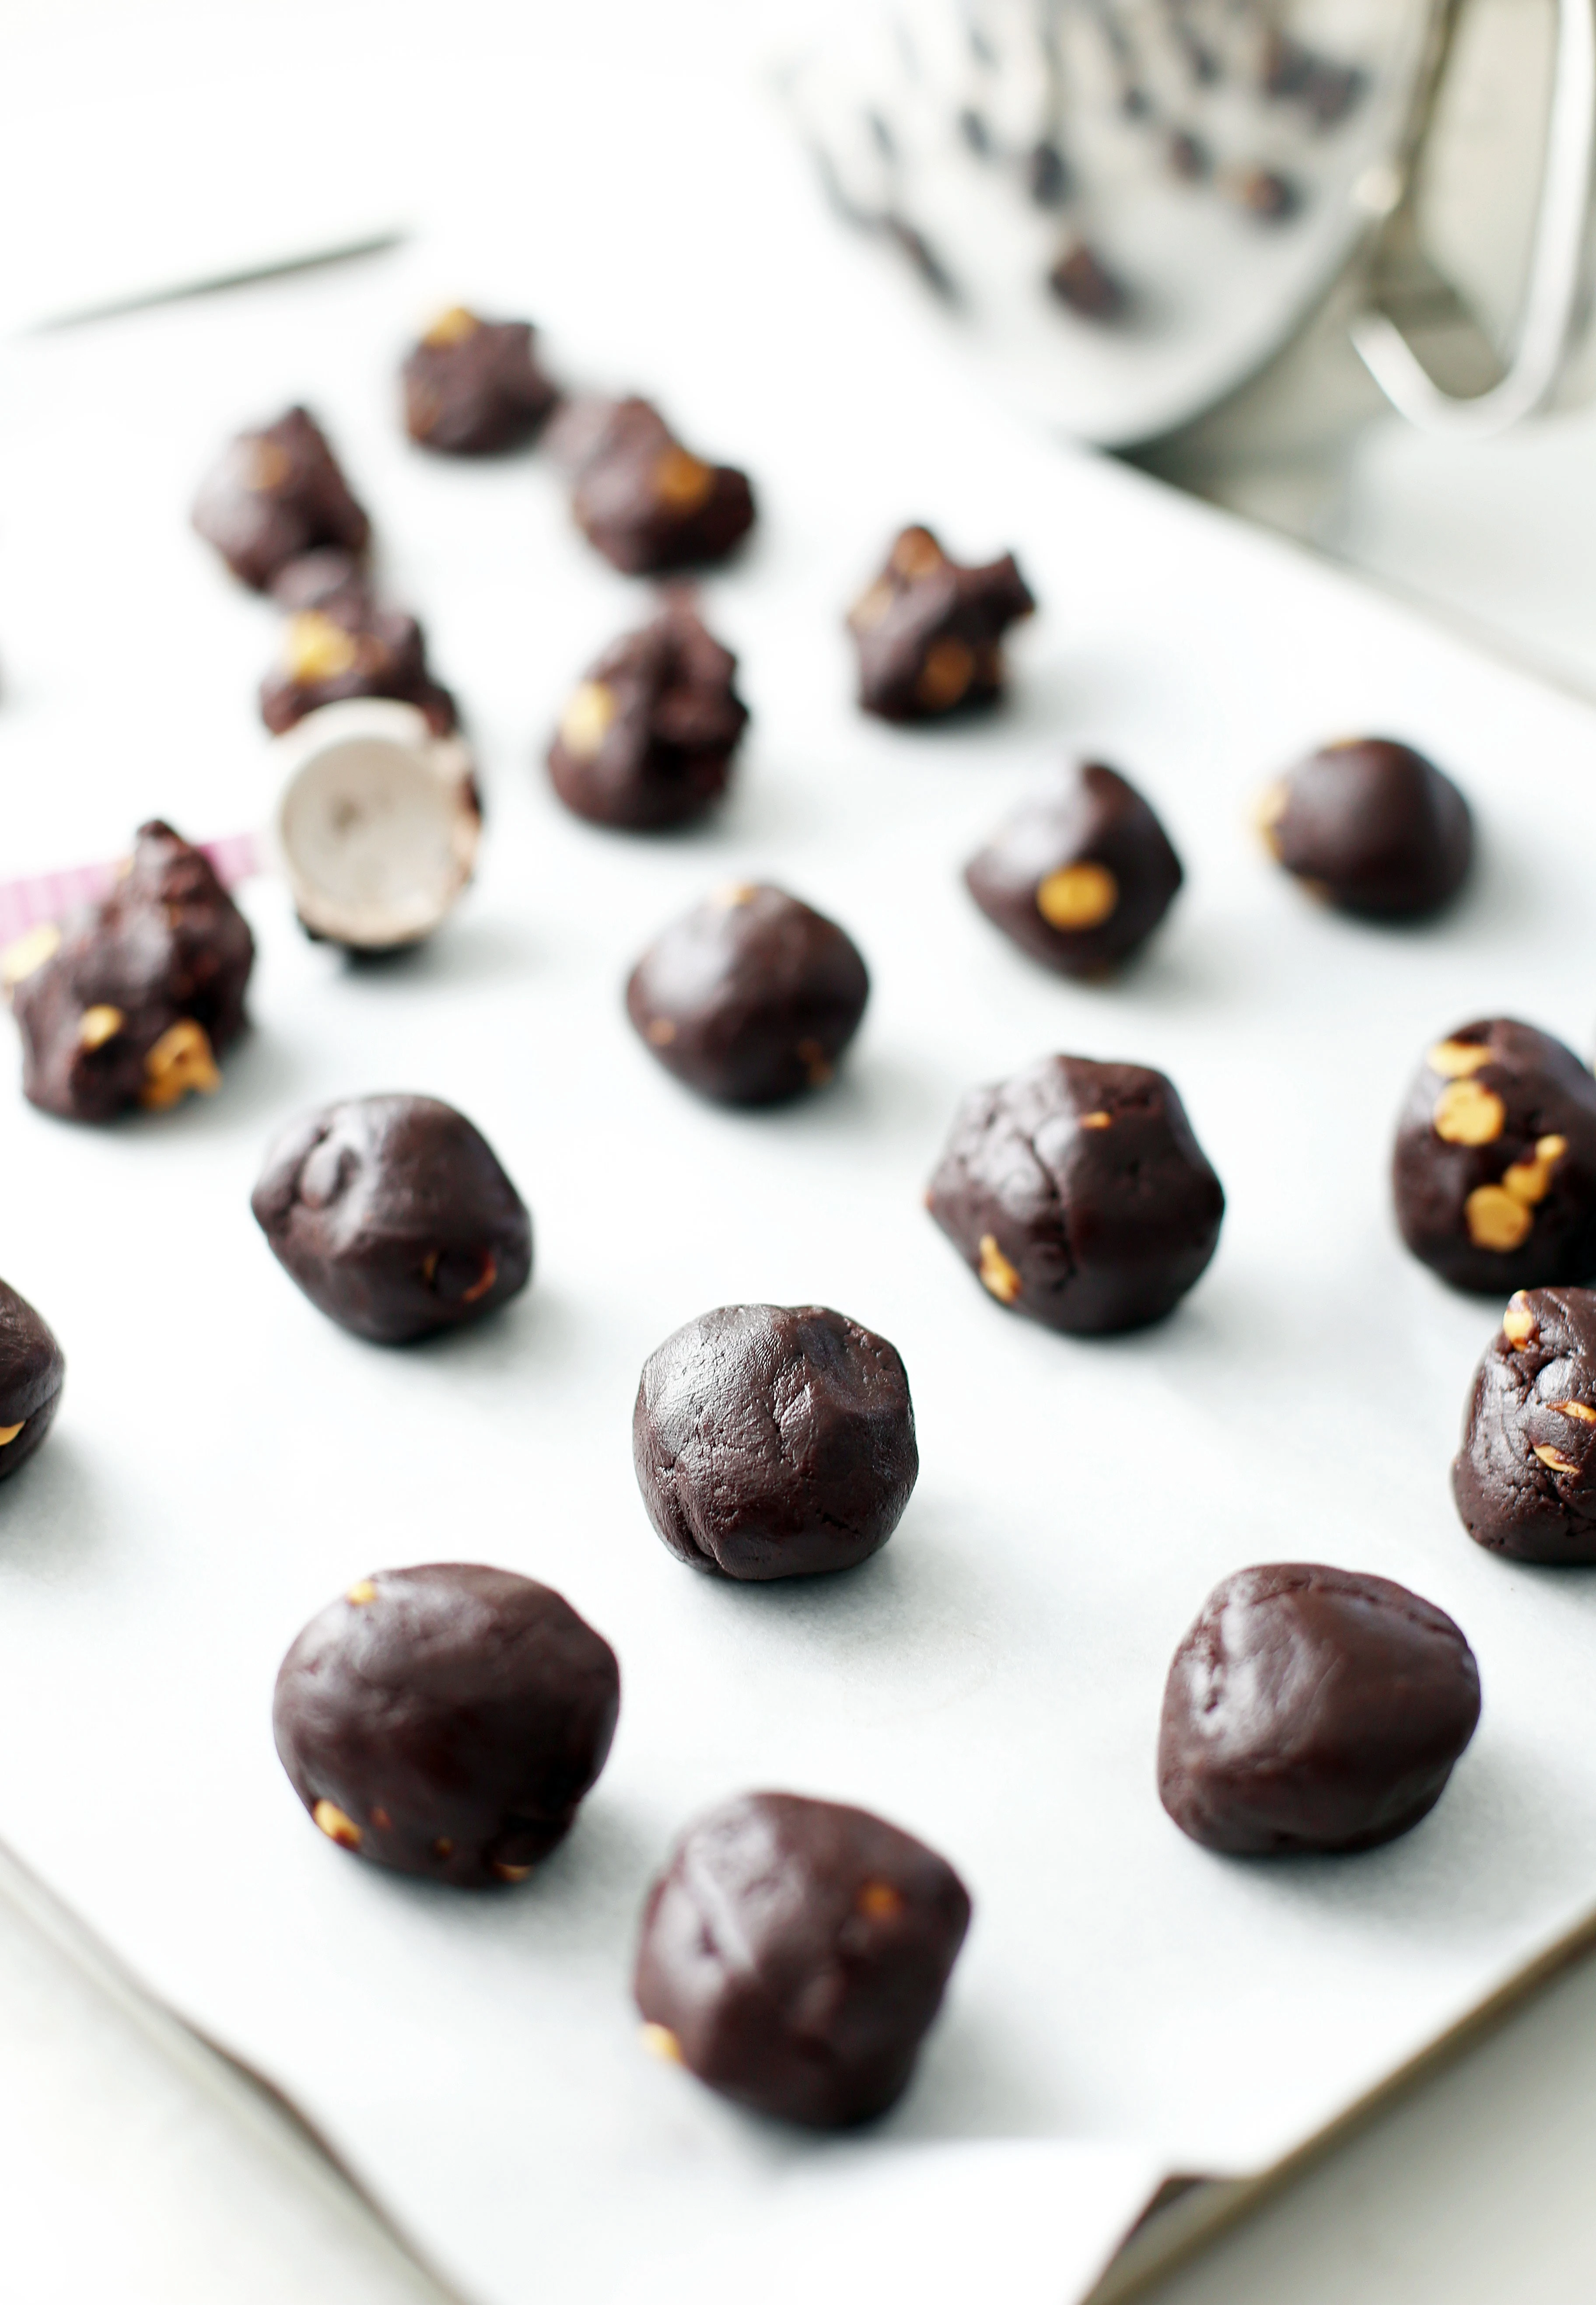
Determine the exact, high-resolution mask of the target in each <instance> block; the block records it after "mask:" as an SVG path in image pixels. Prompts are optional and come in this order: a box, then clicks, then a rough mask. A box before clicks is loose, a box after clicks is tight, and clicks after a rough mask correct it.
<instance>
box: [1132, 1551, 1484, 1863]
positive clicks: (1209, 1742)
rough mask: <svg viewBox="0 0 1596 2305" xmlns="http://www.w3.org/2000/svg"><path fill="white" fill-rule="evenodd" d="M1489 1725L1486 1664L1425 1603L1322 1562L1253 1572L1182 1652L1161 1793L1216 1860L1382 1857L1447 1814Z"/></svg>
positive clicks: (1213, 1609) (1203, 1619) (1229, 1590)
mask: <svg viewBox="0 0 1596 2305" xmlns="http://www.w3.org/2000/svg"><path fill="white" fill-rule="evenodd" d="M1479 1718H1480V1675H1479V1671H1478V1668H1477V1667H1476V1665H1475V1663H1474V1657H1473V1651H1472V1650H1471V1649H1470V1647H1469V1645H1468V1643H1467V1641H1465V1640H1464V1637H1463V1635H1462V1633H1461V1632H1460V1631H1459V1630H1458V1628H1457V1627H1456V1625H1455V1624H1454V1623H1453V1621H1452V1620H1451V1618H1450V1617H1448V1616H1447V1615H1446V1614H1445V1613H1444V1612H1442V1611H1441V1610H1439V1609H1438V1608H1435V1607H1434V1606H1433V1605H1432V1604H1431V1603H1430V1602H1428V1601H1422V1600H1421V1599H1420V1598H1419V1596H1418V1595H1417V1594H1415V1593H1410V1592H1408V1591H1406V1590H1405V1587H1404V1586H1400V1585H1394V1584H1392V1583H1391V1582H1390V1581H1389V1580H1388V1578H1384V1577H1366V1576H1361V1575H1358V1574H1357V1573H1355V1572H1354V1571H1353V1570H1350V1569H1325V1568H1320V1567H1319V1566H1317V1565H1315V1564H1312V1563H1308V1562H1300V1561H1287V1562H1284V1563H1277V1564H1272V1565H1270V1566H1268V1567H1264V1568H1258V1569H1241V1570H1239V1571H1238V1572H1237V1573H1236V1575H1235V1576H1234V1577H1227V1578H1226V1579H1225V1581H1224V1583H1223V1584H1222V1585H1219V1586H1217V1587H1216V1588H1215V1590H1214V1591H1213V1592H1212V1593H1211V1594H1210V1595H1209V1598H1208V1600H1207V1602H1206V1603H1204V1605H1203V1609H1202V1613H1201V1616H1199V1618H1198V1619H1197V1621H1196V1623H1195V1624H1194V1625H1193V1627H1192V1629H1191V1630H1190V1632H1189V1633H1187V1635H1186V1637H1185V1638H1184V1641H1182V1643H1181V1645H1180V1646H1179V1648H1178V1649H1177V1650H1176V1654H1175V1662H1174V1663H1173V1664H1172V1665H1171V1666H1170V1668H1169V1680H1168V1683H1167V1688H1166V1689H1165V1692H1164V1713H1163V1721H1162V1724H1161V1727H1160V1730H1159V1798H1160V1799H1162V1801H1163V1804H1164V1807H1166V1808H1167V1811H1168V1812H1169V1815H1170V1816H1172V1817H1173V1818H1174V1819H1175V1822H1176V1824H1178V1825H1179V1826H1180V1828H1181V1830H1182V1832H1183V1833H1190V1835H1191V1837H1192V1839H1193V1841H1201V1843H1202V1844H1203V1846H1204V1847H1205V1848H1207V1849H1217V1850H1226V1851H1228V1852H1230V1853H1232V1854H1234V1855H1237V1856H1268V1855H1274V1854H1281V1853H1285V1852H1287V1851H1290V1850H1356V1849H1370V1848H1372V1847H1374V1846H1375V1845H1376V1844H1377V1843H1378V1842H1380V1841H1391V1840H1394V1839H1395V1838H1396V1835H1397V1834H1398V1833H1405V1832H1406V1831H1407V1830H1408V1828H1409V1827H1410V1826H1411V1825H1414V1824H1417V1823H1418V1822H1419V1819H1420V1818H1421V1817H1422V1816H1425V1815H1427V1814H1428V1812H1429V1811H1430V1809H1431V1808H1432V1807H1434V1806H1435V1803H1436V1802H1437V1800H1439V1798H1440V1795H1441V1791H1442V1789H1443V1788H1444V1786H1445V1784H1446V1782H1447V1778H1448V1777H1449V1776H1450V1774H1451V1773H1452V1766H1453V1764H1454V1762H1455V1761H1456V1759H1457V1756H1458V1755H1459V1754H1460V1753H1461V1752H1462V1751H1463V1749H1464V1746H1465V1745H1466V1744H1467V1743H1468V1741H1469V1739H1470V1738H1471V1737H1472V1736H1473V1733H1474V1726H1475V1723H1476V1722H1478V1720H1479Z"/></svg>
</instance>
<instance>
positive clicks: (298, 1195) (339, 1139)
mask: <svg viewBox="0 0 1596 2305" xmlns="http://www.w3.org/2000/svg"><path fill="white" fill-rule="evenodd" d="M250 1207H251V1208H252V1209H253V1210H254V1212H255V1218H256V1221H257V1222H258V1223H259V1226H260V1228H261V1230H262V1231H263V1232H264V1233H265V1235H266V1237H267V1240H268V1241H269V1242H270V1243H271V1246H272V1253H273V1255H275V1256H276V1258H277V1260H278V1262H279V1263H281V1264H282V1265H284V1267H285V1268H286V1270H287V1271H288V1272H290V1273H292V1274H293V1278H294V1280H297V1281H298V1283H299V1285H300V1287H301V1289H303V1290H304V1292H305V1294H306V1296H307V1297H309V1298H310V1302H311V1303H312V1304H313V1305H315V1306H318V1307H319V1308H320V1310H321V1311H322V1312H324V1313H325V1314H327V1317H328V1318H329V1320H334V1321H336V1322H337V1323H339V1325H340V1326H341V1327H342V1328H345V1329H351V1330H352V1331H353V1332H354V1334H355V1335H356V1336H357V1337H369V1338H371V1339H372V1340H374V1341H375V1342H376V1343H378V1344H382V1345H397V1344H405V1343H408V1342H409V1341H410V1340H411V1339H412V1338H414V1337H425V1336H429V1335H431V1333H432V1332H433V1331H434V1330H437V1329H453V1328H457V1327H459V1326H460V1325H461V1323H463V1322H467V1321H475V1320H480V1318H481V1316H482V1314H484V1313H491V1312H492V1311H493V1310H494V1308H495V1307H496V1306H499V1305H502V1304H504V1303H505V1300H506V1299H507V1298H509V1297H514V1296H515V1295H516V1294H517V1292H518V1291H519V1290H521V1289H524V1288H525V1287H526V1284H527V1281H528V1279H529V1278H530V1276H531V1270H532V1222H531V1217H530V1216H529V1215H528V1214H527V1212H526V1209H525V1208H524V1206H523V1205H522V1200H521V1196H520V1195H519V1194H518V1193H517V1192H516V1190H515V1187H514V1185H513V1184H512V1183H511V1182H510V1179H509V1178H508V1177H506V1176H505V1172H504V1170H502V1169H501V1168H500V1166H499V1164H498V1161H497V1160H496V1159H495V1157H494V1153H493V1150H492V1148H491V1146H490V1145H489V1144H488V1143H487V1142H486V1140H485V1139H484V1138H483V1137H482V1136H480V1135H479V1134H478V1132H477V1131H476V1129H474V1128H473V1127H471V1122H470V1121H469V1120H467V1119H466V1118H465V1116H464V1114H463V1113H459V1112H456V1111H455V1110H454V1107H453V1106H452V1105H447V1104H442V1103H440V1102H439V1101H438V1100H437V1098H436V1097H430V1096H361V1097H353V1098H351V1099H350V1101H348V1102H347V1103H344V1104H329V1105H327V1107H326V1108H325V1109H324V1110H322V1111H320V1112H313V1113H310V1115H308V1116H307V1118H304V1119H302V1120H297V1121H295V1122H294V1124H293V1127H292V1128H289V1129H287V1130H285V1131H284V1134H283V1135H281V1136H280V1137H279V1138H278V1139H277V1141H276V1144H274V1145H273V1147H272V1149H271V1151H270V1152H269V1153H268V1154H267V1163H266V1167H265V1170H263V1171H262V1174H261V1178H260V1182H259V1184H258V1185H257V1186H256V1187H255V1191H254V1194H253V1196H252V1197H251V1199H250Z"/></svg>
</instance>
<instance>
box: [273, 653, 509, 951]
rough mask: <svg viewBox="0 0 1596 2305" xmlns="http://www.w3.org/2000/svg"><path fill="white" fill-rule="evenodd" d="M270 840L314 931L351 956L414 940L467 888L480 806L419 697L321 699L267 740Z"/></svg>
mask: <svg viewBox="0 0 1596 2305" xmlns="http://www.w3.org/2000/svg"><path fill="white" fill-rule="evenodd" d="M276 741H277V745H278V748H279V759H280V761H281V764H282V765H281V771H280V772H281V774H282V776H283V778H284V788H283V798H282V801H281V804H280V805H279V809H278V815H277V838H278V843H279V846H280V847H281V849H282V853H283V859H284V864H285V867H286V869H287V873H288V879H289V883H290V886H291V888H292V889H293V902H294V908H295V910H296V912H297V913H298V914H299V917H300V921H301V924H302V925H303V927H304V928H305V929H306V930H307V931H309V932H310V935H311V936H313V937H318V938H321V939H324V940H327V942H329V943H332V944H341V945H344V946H345V947H347V948H349V949H350V950H352V951H354V952H366V953H382V952H392V951H394V950H395V949H396V948H399V947H401V946H404V945H411V944H416V943H419V942H420V940H421V939H422V938H423V937H427V936H430V935H431V933H432V931H434V930H435V929H436V928H437V927H438V926H439V925H440V923H442V922H443V921H445V920H446V918H447V917H448V915H449V914H450V913H451V912H452V911H453V910H454V906H455V905H456V904H457V903H458V901H459V899H460V897H461V896H462V895H463V892H464V890H465V889H466V887H467V886H468V885H469V883H470V880H471V873H472V871H473V869H474V867H475V863H476V856H477V848H478V844H479V842H480V838H481V831H482V811H481V803H480V799H479V797H478V793H477V783H476V777H475V774H474V771H473V769H472V763H471V753H470V751H469V749H468V747H467V746H466V744H465V743H464V741H463V738H462V737H460V736H458V735H451V736H438V735H437V734H436V733H435V731H434V730H433V728H432V727H430V726H429V722H428V719H427V715H426V713H425V712H424V711H423V710H421V708H420V706H419V705H416V704H410V703H399V702H394V701H392V700H390V699H388V698H381V697H355V698H351V699H349V700H347V701H345V702H341V703H336V704H324V705H321V706H319V707H318V709H317V710H315V711H313V712H310V713H308V714H307V715H306V716H305V718H304V719H302V720H301V721H299V722H298V723H297V724H296V725H295V726H294V727H293V728H291V729H290V730H289V731H288V733H287V734H286V735H284V736H279V737H278V738H277V740H276Z"/></svg>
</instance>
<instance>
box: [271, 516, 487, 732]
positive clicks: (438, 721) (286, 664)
mask: <svg viewBox="0 0 1596 2305" xmlns="http://www.w3.org/2000/svg"><path fill="white" fill-rule="evenodd" d="M272 597H273V599H274V600H276V601H277V602H278V604H279V605H280V606H283V607H285V608H289V610H290V615H289V618H288V623H287V625H286V627H285V628H284V634H283V647H282V654H281V658H280V660H279V662H278V664H277V666H276V668H275V670H273V671H271V672H269V673H267V676H266V678H265V680H264V681H263V682H262V683H261V687H260V717H261V719H263V720H264V721H265V723H266V725H267V727H268V728H269V729H270V730H271V731H272V733H273V735H274V736H282V735H283V734H284V731H285V730H286V729H289V728H293V727H296V726H297V725H298V723H299V722H300V721H301V720H302V719H305V718H306V717H307V715H308V714H310V713H311V712H318V711H319V710H321V708H322V706H323V705H324V704H339V703H342V702H344V700H345V699H346V698H349V697H352V696H386V697H391V698H392V699H393V700H394V701H395V702H396V703H400V704H413V705H414V706H415V707H416V709H417V710H418V711H419V712H420V713H421V714H422V715H423V716H424V718H425V719H426V722H427V725H428V727H429V728H430V729H431V731H432V733H433V735H434V736H448V735H449V734H450V732H451V731H452V730H453V729H454V727H456V726H457V724H458V720H459V715H458V713H457V712H456V710H455V707H454V698H453V697H452V696H451V695H450V693H449V692H448V690H447V689H446V688H440V687H439V686H438V685H437V681H435V680H434V679H433V677H432V676H431V674H430V672H429V669H428V665H427V642H426V636H425V634H423V633H422V630H421V627H420V625H419V624H418V623H417V622H416V620H415V618H414V617H412V616H409V615H407V614H406V613H405V612H404V610H403V609H402V608H384V607H382V606H381V605H380V604H379V603H378V600H377V598H376V596H375V594H374V593H373V591H372V590H371V587H370V585H369V583H368V582H367V579H366V576H365V574H364V572H363V571H362V570H361V566H360V564H359V563H358V562H357V561H354V560H352V559H350V558H349V557H348V556H347V555H346V554H344V553H338V552H312V553H309V554H307V555H306V556H305V557H304V558H303V559H301V560H293V561H290V563H289V565H288V566H287V567H286V568H285V569H284V571H283V572H282V574H280V575H279V576H278V578H277V580H276V583H275V584H274V585H273V586H272Z"/></svg>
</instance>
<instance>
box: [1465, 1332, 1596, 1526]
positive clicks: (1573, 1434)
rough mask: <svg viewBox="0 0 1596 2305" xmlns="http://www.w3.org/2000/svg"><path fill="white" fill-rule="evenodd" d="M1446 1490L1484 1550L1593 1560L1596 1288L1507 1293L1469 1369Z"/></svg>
mask: <svg viewBox="0 0 1596 2305" xmlns="http://www.w3.org/2000/svg"><path fill="white" fill-rule="evenodd" d="M1452 1493H1453V1495H1454V1496H1455V1497H1456V1501H1457V1510H1458V1512H1459V1514H1460V1515H1461V1516H1462V1518H1463V1525H1464V1527H1465V1528H1466V1529H1467V1531H1468V1533H1469V1535H1471V1536H1472V1537H1473V1540H1474V1542H1475V1544H1482V1545H1484V1546H1485V1547H1486V1548H1487V1550H1488V1551H1490V1552H1506V1553H1510V1554H1511V1555H1512V1557H1513V1558H1514V1559H1515V1561H1543V1562H1546V1563H1547V1564H1548V1565H1549V1566H1552V1567H1557V1566H1559V1565H1562V1564H1565V1563H1566V1564H1569V1565H1575V1566H1577V1565H1582V1564H1584V1563H1588V1562H1592V1561H1596V1291H1592V1289H1527V1290H1520V1291H1519V1293H1518V1294H1517V1295H1516V1296H1515V1297H1514V1298H1513V1300H1512V1302H1511V1303H1510V1304H1509V1306H1508V1307H1507V1312H1506V1314H1504V1316H1503V1320H1502V1325H1501V1327H1500V1328H1499V1329H1498V1331H1497V1333H1496V1335H1495V1337H1494V1338H1493V1339H1492V1340H1491V1342H1490V1345H1489V1346H1488V1347H1487V1348H1486V1351H1485V1356H1484V1358H1483V1359H1482V1360H1481V1363H1480V1365H1479V1368H1478V1369H1477V1370H1476V1372H1475V1374H1474V1382H1473V1391H1472V1392H1471V1394H1470V1399H1469V1406H1468V1414H1467V1416H1466V1418H1465V1420H1464V1434H1463V1446H1462V1448H1461V1449H1460V1450H1459V1451H1458V1454H1457V1457H1456V1461H1455V1462H1454V1464H1453V1467H1452Z"/></svg>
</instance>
